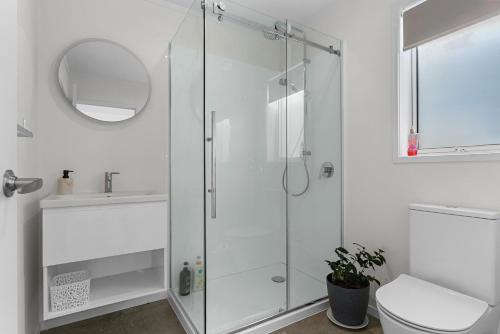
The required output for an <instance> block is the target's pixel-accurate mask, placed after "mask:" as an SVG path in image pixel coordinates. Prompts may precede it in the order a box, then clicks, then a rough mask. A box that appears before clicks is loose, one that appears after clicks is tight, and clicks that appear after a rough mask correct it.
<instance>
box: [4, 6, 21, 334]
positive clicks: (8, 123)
mask: <svg viewBox="0 0 500 334" xmlns="http://www.w3.org/2000/svg"><path fill="white" fill-rule="evenodd" d="M16 120H17V0H1V1H0V177H1V176H2V175H3V173H4V171H5V170H7V169H12V170H16V167H17V166H16V162H17V138H16V136H17V133H16ZM16 198H17V195H14V196H13V197H10V198H7V197H5V196H4V195H3V192H1V191H0V268H1V269H0V327H1V329H0V332H1V333H6V334H7V333H9V334H10V333H12V334H17V333H18V301H17V290H18V287H17V286H18V282H17V205H16V203H17V199H16Z"/></svg>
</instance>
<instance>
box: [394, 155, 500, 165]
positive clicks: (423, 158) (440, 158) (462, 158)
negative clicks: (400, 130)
mask: <svg viewBox="0 0 500 334" xmlns="http://www.w3.org/2000/svg"><path fill="white" fill-rule="evenodd" d="M478 161H500V152H488V153H471V152H468V153H458V154H457V153H449V154H425V155H417V156H414V157H407V156H395V157H394V158H393V163H395V164H405V163H437V162H478Z"/></svg>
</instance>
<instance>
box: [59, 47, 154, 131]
mask: <svg viewBox="0 0 500 334" xmlns="http://www.w3.org/2000/svg"><path fill="white" fill-rule="evenodd" d="M88 42H105V43H109V44H112V45H115V46H117V47H119V48H121V49H123V50H124V51H125V52H127V53H128V54H130V55H131V56H132V57H134V58H135V59H136V60H137V61H138V62H139V64H141V66H142V67H143V68H144V71H145V73H146V77H147V78H148V96H147V99H146V102H145V103H144V106H143V107H142V109H141V110H140V111H139V112H138V113H136V114H135V115H134V116H133V117H130V118H127V119H124V120H121V121H116V122H108V121H103V120H100V119H96V118H92V117H90V116H87V115H85V114H84V113H83V112H81V111H80V110H78V109H76V108H75V106H73V104H72V103H71V101H69V100H68V98H67V97H66V94H65V93H64V90H63V88H62V85H61V81H60V79H59V69H60V67H61V62H62V60H63V59H64V57H65V56H66V55H67V54H68V52H69V51H70V50H71V49H73V48H75V47H77V46H79V45H81V44H85V43H88ZM55 81H56V84H57V87H58V91H59V93H60V94H61V97H62V98H63V100H64V101H65V103H66V104H67V105H68V106H69V107H70V108H71V110H73V111H74V112H76V113H77V114H78V115H80V116H81V117H83V118H85V119H87V120H91V121H94V122H97V123H100V124H105V125H118V124H123V123H125V122H129V121H131V120H134V119H136V118H137V117H139V116H140V115H141V114H142V113H143V112H145V111H146V108H147V107H148V105H149V102H150V101H151V94H152V92H153V84H152V80H151V74H150V73H149V71H148V68H147V67H146V65H145V64H144V62H143V61H142V60H141V59H140V58H139V57H138V56H137V55H136V54H135V53H134V52H132V50H130V49H129V48H127V47H125V46H124V45H122V44H120V43H117V42H115V41H112V40H109V39H106V38H84V39H80V40H78V41H76V42H74V43H72V44H71V45H69V46H68V47H66V48H65V49H64V50H63V52H62V53H61V55H60V56H59V57H58V58H57V63H56V66H55Z"/></svg>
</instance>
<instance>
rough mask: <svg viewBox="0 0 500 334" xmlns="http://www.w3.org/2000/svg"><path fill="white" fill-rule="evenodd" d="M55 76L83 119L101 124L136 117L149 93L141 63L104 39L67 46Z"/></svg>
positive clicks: (146, 77) (149, 82) (130, 54)
mask: <svg viewBox="0 0 500 334" xmlns="http://www.w3.org/2000/svg"><path fill="white" fill-rule="evenodd" d="M58 77H59V84H60V86H61V89H62V92H63V94H64V96H65V98H66V99H67V100H68V102H69V103H71V105H72V106H73V107H74V108H75V109H76V110H77V111H79V112H80V113H82V114H84V115H85V116H87V117H90V118H93V119H96V120H99V121H103V122H121V121H124V120H127V119H130V118H132V117H135V116H136V115H137V114H139V113H140V112H141V111H142V110H143V109H144V107H145V106H146V104H147V103H148V101H149V96H150V94H151V80H150V78H149V75H148V72H147V70H146V67H145V66H144V64H143V63H142V62H141V61H140V60H139V59H138V58H137V57H136V56H135V55H134V54H133V53H132V52H130V51H129V50H127V49H126V48H124V47H123V46H121V45H118V44H116V43H113V42H110V41H105V40H87V41H83V42H80V43H78V44H76V45H74V46H72V47H70V48H69V49H68V50H67V51H66V52H65V53H64V55H63V56H62V58H61V62H60V64H59V69H58Z"/></svg>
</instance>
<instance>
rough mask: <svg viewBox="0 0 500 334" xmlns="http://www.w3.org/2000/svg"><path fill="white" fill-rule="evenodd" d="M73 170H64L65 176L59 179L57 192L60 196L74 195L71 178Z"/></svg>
mask: <svg viewBox="0 0 500 334" xmlns="http://www.w3.org/2000/svg"><path fill="white" fill-rule="evenodd" d="M69 173H73V171H72V170H67V169H65V170H63V176H62V177H61V178H60V179H59V182H58V185H57V192H58V193H59V195H70V194H72V193H73V179H72V178H70V177H69Z"/></svg>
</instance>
